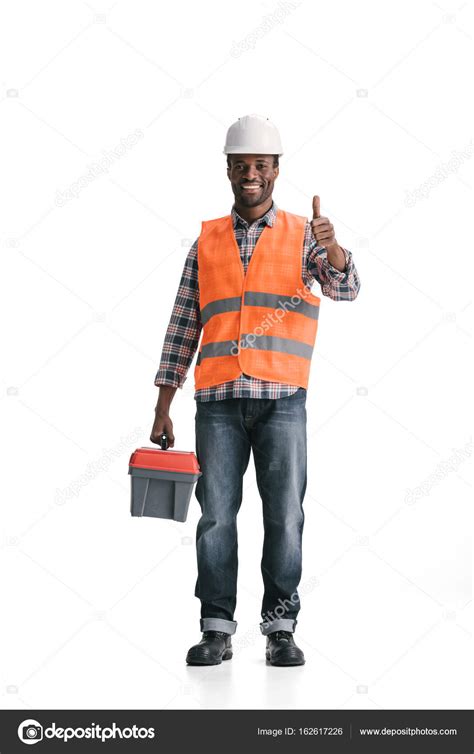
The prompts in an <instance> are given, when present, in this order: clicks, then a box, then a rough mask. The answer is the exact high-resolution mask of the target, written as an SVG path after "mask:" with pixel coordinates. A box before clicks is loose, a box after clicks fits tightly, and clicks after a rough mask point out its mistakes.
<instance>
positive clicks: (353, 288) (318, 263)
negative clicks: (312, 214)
mask: <svg viewBox="0 0 474 754" xmlns="http://www.w3.org/2000/svg"><path fill="white" fill-rule="evenodd" d="M304 246H305V251H306V268H307V271H308V273H309V275H310V276H311V277H312V278H314V279H315V280H317V282H318V283H319V284H320V286H321V291H322V293H323V295H324V296H329V298H332V299H333V301H353V300H354V299H355V298H356V297H357V294H358V293H359V289H360V279H359V274H358V272H357V270H356V267H355V264H354V260H353V258H352V254H351V252H350V251H348V250H347V249H344V248H343V247H342V246H341V248H342V250H343V252H344V254H345V257H346V269H345V270H344V272H341V271H340V270H338V269H337V268H336V267H333V266H332V264H330V263H329V262H328V256H327V251H326V249H325V248H324V246H318V243H317V241H316V239H315V238H314V236H313V232H312V230H311V225H310V224H309V222H308V223H306V230H305V240H304Z"/></svg>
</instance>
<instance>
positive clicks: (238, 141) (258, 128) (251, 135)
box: [224, 115, 283, 157]
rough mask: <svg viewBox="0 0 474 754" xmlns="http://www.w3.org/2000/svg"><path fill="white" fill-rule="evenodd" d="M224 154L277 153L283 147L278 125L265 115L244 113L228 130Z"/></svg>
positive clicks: (281, 150) (280, 152)
mask: <svg viewBox="0 0 474 754" xmlns="http://www.w3.org/2000/svg"><path fill="white" fill-rule="evenodd" d="M224 154H277V155H279V156H280V157H281V155H282V154H283V149H282V146H281V140H280V134H279V133H278V130H277V128H276V126H274V125H273V123H272V122H271V121H270V119H269V118H265V116H263V115H244V116H243V117H242V118H239V119H238V120H237V121H236V122H235V123H233V124H232V125H231V127H230V128H229V130H228V131H227V138H226V141H225V146H224Z"/></svg>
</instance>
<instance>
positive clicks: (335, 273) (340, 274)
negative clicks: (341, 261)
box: [326, 246, 352, 279]
mask: <svg viewBox="0 0 474 754" xmlns="http://www.w3.org/2000/svg"><path fill="white" fill-rule="evenodd" d="M340 248H341V249H342V251H343V252H344V257H345V260H346V267H345V269H344V270H338V269H337V267H333V265H332V264H331V262H330V261H329V259H328V258H327V257H326V271H327V273H328V274H329V275H331V277H333V278H337V279H343V278H345V277H347V275H348V274H349V272H350V271H351V266H352V255H351V253H350V252H349V251H347V249H345V248H344V247H343V246H340Z"/></svg>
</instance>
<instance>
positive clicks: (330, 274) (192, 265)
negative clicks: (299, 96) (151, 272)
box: [150, 115, 360, 666]
mask: <svg viewBox="0 0 474 754" xmlns="http://www.w3.org/2000/svg"><path fill="white" fill-rule="evenodd" d="M224 154H226V155H227V176H228V178H229V180H230V183H231V187H232V191H233V194H234V197H235V201H234V205H233V207H232V211H231V214H230V215H227V216H225V217H222V218H218V219H216V220H209V221H205V222H203V223H202V229H201V234H200V236H199V238H198V239H197V240H196V242H195V243H194V244H193V246H192V248H191V250H190V251H189V254H188V257H187V260H186V263H185V265H184V270H183V274H182V278H181V283H180V286H179V289H178V293H177V296H176V301H175V305H174V309H173V312H172V315H171V318H170V322H169V326H168V330H167V332H166V336H165V341H164V346H163V352H162V356H161V362H160V367H159V370H158V373H157V374H156V377H155V385H157V386H159V387H160V391H159V397H158V403H157V406H156V413H155V422H154V425H153V429H152V433H151V437H150V439H151V441H152V442H155V443H158V442H159V437H160V435H161V434H162V433H163V432H165V433H166V434H167V435H168V439H169V447H173V446H174V435H173V424H172V421H171V418H170V416H169V408H170V404H171V401H172V399H173V396H174V393H175V392H176V388H177V387H182V386H183V383H184V381H185V379H186V373H187V371H188V369H189V367H190V364H191V362H192V360H193V357H194V355H195V353H196V350H197V349H198V344H199V339H200V335H201V331H202V335H203V337H202V341H201V345H200V348H199V353H198V357H197V362H196V366H195V371H194V378H195V395H194V397H195V399H196V414H195V431H196V455H197V458H198V461H199V464H200V468H201V471H202V476H200V477H199V479H198V482H197V484H196V497H197V499H198V501H199V504H200V507H201V512H202V515H201V518H200V520H199V523H198V527H197V534H196V547H197V565H198V578H197V583H196V589H195V595H196V596H197V597H198V598H199V599H200V601H201V621H200V627H201V631H202V638H201V641H200V642H199V643H198V644H195V645H194V646H193V647H191V649H190V650H189V652H188V654H187V658H186V661H187V663H188V664H190V665H214V664H219V663H221V662H222V660H228V659H230V658H231V657H232V643H231V637H232V635H233V634H234V633H235V631H236V628H237V622H236V621H235V620H234V611H235V606H236V592H237V588H236V587H237V567H238V559H237V525H236V518H237V513H238V511H239V508H240V504H241V502H242V480H243V476H244V473H245V471H246V469H247V465H248V461H249V457H250V450H251V449H252V450H253V454H254V461H255V469H256V477H257V483H258V488H259V492H260V496H261V499H262V504H263V521H264V530H265V534H264V544H263V556H262V563H261V568H262V576H263V582H264V596H263V602H262V610H261V618H262V622H261V623H260V630H261V632H262V634H263V635H265V636H266V658H267V660H268V662H269V663H270V664H272V665H280V666H292V665H302V664H304V662H305V659H304V655H303V652H302V650H301V649H300V648H299V647H298V646H297V645H296V644H295V641H294V636H293V633H294V631H295V627H296V623H297V615H298V612H299V609H300V601H299V596H298V591H297V587H298V584H299V581H300V578H301V542H302V531H303V523H304V513H303V499H304V495H305V491H306V470H307V465H306V388H307V385H308V377H309V368H310V361H311V355H312V350H313V346H314V343H315V338H316V331H317V325H318V313H319V304H320V298H318V297H317V296H315V295H314V294H312V293H311V292H310V287H311V284H312V283H313V282H314V280H317V281H318V282H319V284H320V285H321V289H322V292H323V294H324V295H325V296H329V297H330V298H332V299H333V300H335V301H342V300H346V301H351V300H353V299H355V298H356V296H357V294H358V292H359V287H360V282H359V277H358V274H357V271H356V269H355V265H354V262H353V259H352V254H351V252H349V251H348V250H346V249H344V248H342V247H341V246H339V244H338V242H337V241H336V237H335V234H334V227H333V225H332V224H331V222H330V221H329V219H328V218H327V217H321V214H320V201H319V197H318V196H315V197H314V198H313V218H312V220H311V222H308V221H307V219H306V218H305V217H301V216H299V215H294V214H291V213H288V212H284V211H283V210H280V209H279V208H278V207H277V206H276V204H275V202H274V201H273V199H272V193H273V188H274V184H275V180H276V178H277V177H278V173H279V157H281V155H282V154H283V151H282V147H281V141H280V136H279V134H278V131H277V129H276V128H275V126H274V125H273V124H272V123H271V122H270V121H269V120H268V118H264V117H261V116H258V115H248V116H245V117H242V118H239V119H238V121H237V122H236V123H234V124H233V125H232V126H231V127H230V128H229V130H228V132H227V140H226V145H225V147H224Z"/></svg>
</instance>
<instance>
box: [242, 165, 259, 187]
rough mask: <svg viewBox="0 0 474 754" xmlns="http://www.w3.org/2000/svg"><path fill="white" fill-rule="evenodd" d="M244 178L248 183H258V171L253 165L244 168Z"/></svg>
mask: <svg viewBox="0 0 474 754" xmlns="http://www.w3.org/2000/svg"><path fill="white" fill-rule="evenodd" d="M244 176H245V180H247V181H249V182H253V181H255V183H258V182H259V181H260V178H259V175H258V170H257V168H256V167H255V166H254V165H246V166H245V169H244Z"/></svg>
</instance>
